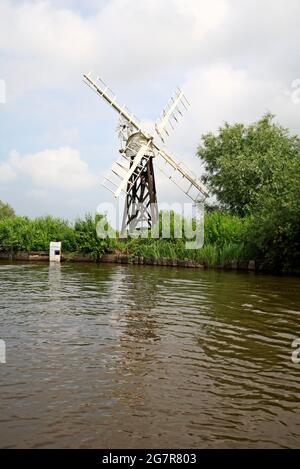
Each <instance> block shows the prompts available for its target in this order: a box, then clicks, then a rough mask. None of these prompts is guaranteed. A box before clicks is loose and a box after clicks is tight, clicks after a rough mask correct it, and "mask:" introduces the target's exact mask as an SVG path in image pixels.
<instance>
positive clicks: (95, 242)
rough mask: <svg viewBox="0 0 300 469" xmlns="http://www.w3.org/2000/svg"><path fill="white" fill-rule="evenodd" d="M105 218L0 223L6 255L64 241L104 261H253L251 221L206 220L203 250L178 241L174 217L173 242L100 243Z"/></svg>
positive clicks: (224, 217) (23, 219) (221, 216)
mask: <svg viewBox="0 0 300 469" xmlns="http://www.w3.org/2000/svg"><path fill="white" fill-rule="evenodd" d="M100 218H101V216H97V217H93V216H92V215H86V217H85V218H84V219H78V220H77V221H76V222H75V223H74V224H71V223H70V222H68V221H66V220H62V219H59V218H53V217H50V216H47V217H40V218H36V219H29V218H27V217H12V218H3V219H2V220H0V251H2V252H8V253H11V254H13V253H17V252H28V253H30V252H34V251H48V249H49V243H50V241H53V240H57V241H62V250H63V251H64V252H68V253H76V254H80V253H84V254H89V255H90V256H91V257H92V258H93V259H94V260H98V259H99V258H100V257H101V256H102V255H103V254H104V253H106V252H114V251H116V252H120V253H124V254H127V255H129V256H139V257H147V258H154V259H160V258H171V259H182V260H184V259H188V260H193V261H195V262H197V263H200V264H205V265H207V266H215V265H218V264H221V265H224V264H226V263H228V262H231V261H241V260H247V259H248V257H247V256H248V253H247V249H246V248H245V245H244V242H243V238H244V233H245V230H246V220H241V219H239V218H238V217H235V216H231V215H226V214H222V213H219V212H215V213H211V214H206V216H205V243H204V246H203V247H202V248H200V249H186V246H185V243H186V239H185V237H183V238H175V237H174V223H173V221H174V220H173V219H172V217H171V227H170V238H168V239H163V238H162V237H160V238H159V239H151V238H147V239H144V238H133V239H130V238H128V239H126V240H124V241H119V240H118V239H99V238H98V236H97V233H96V224H97V222H98V221H99V219H100Z"/></svg>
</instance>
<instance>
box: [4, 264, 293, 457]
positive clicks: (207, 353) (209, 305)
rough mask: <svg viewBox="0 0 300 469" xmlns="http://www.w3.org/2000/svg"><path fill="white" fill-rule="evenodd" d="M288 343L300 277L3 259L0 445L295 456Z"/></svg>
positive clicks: (289, 349)
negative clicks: (286, 452) (261, 451)
mask: <svg viewBox="0 0 300 469" xmlns="http://www.w3.org/2000/svg"><path fill="white" fill-rule="evenodd" d="M297 337H298V338H300V279H299V278H296V277H294V278H293V277H275V276H267V275H255V274H253V273H241V272H218V271H213V270H209V271H202V270H195V269H179V268H178V269H177V268H169V267H151V266H130V265H129V266H125V265H124V266H123V265H115V264H111V265H104V264H102V265H101V264H99V265H96V264H59V265H50V266H49V265H48V264H38V263H36V264H33V263H26V264H24V263H23V264H18V263H12V264H5V263H1V264H0V339H2V340H4V341H5V343H6V364H4V363H2V364H0V446H1V448H4V447H5V448H7V447H8V448H9V447H13V448H19V447H23V448H24V447H25V448H54V447H62V448H73V447H80V448H118V447H123V448H139V447H141V448H144V447H145V448H181V447H183V448H184V447H190V448H241V447H242V448H244V447H245V448H254V447H265V448H279V447H290V448H291V447H299V446H300V364H296V363H293V362H292V359H291V357H292V351H293V348H292V342H293V340H294V339H296V338H297ZM299 356H300V354H299Z"/></svg>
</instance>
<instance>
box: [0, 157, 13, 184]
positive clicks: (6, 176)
mask: <svg viewBox="0 0 300 469" xmlns="http://www.w3.org/2000/svg"><path fill="white" fill-rule="evenodd" d="M14 179H16V173H15V171H14V170H13V169H12V167H11V166H10V165H9V164H8V163H6V162H4V163H0V182H3V183H5V182H11V181H13V180H14Z"/></svg>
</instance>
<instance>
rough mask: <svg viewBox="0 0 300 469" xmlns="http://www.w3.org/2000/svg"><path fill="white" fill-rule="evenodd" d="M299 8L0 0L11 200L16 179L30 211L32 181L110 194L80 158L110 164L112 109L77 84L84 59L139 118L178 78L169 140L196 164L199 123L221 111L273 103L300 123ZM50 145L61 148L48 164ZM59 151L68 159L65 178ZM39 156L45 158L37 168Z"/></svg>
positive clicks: (6, 177) (240, 117)
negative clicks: (185, 105) (178, 98)
mask: <svg viewBox="0 0 300 469" xmlns="http://www.w3.org/2000/svg"><path fill="white" fill-rule="evenodd" d="M299 17H300V2H299V0H289V2H286V0H276V2H274V1H271V0H265V1H264V2H261V0H240V1H239V2H237V1H236V0H189V1H186V0H164V1H161V0H140V1H136V0H109V1H108V0H61V1H58V0H53V1H52V0H51V1H50V0H1V2H0V70H1V73H0V75H1V76H0V79H5V82H6V85H7V103H6V104H5V106H1V109H0V111H1V115H0V120H1V121H2V119H3V125H2V123H1V125H0V132H1V131H2V134H1V135H0V137H1V140H2V141H3V142H4V145H3V148H4V149H3V154H2V155H1V154H0V160H1V157H2V159H4V155H5V160H6V155H7V154H8V152H9V149H10V148H19V149H20V154H16V155H12V156H11V158H9V159H8V160H6V161H5V162H3V163H0V180H1V183H3V182H5V181H11V184H7V185H5V190H7V191H8V189H7V188H9V187H11V194H9V193H8V192H7V194H8V196H10V195H11V197H12V198H13V199H14V202H15V204H16V208H18V205H21V204H22V203H23V199H22V194H21V191H22V190H23V187H22V185H21V184H19V182H20V180H21V178H23V179H22V184H23V183H24V181H25V180H26V181H27V183H26V184H27V185H26V190H28V191H30V190H31V191H32V193H31V195H32V204H30V210H33V209H32V207H34V195H36V199H41V200H42V197H39V194H40V192H37V191H41V190H42V191H45V190H46V189H45V188H44V185H45V187H47V191H52V192H51V194H53V193H54V191H55V190H59V191H63V190H69V191H72V190H74V191H75V190H76V189H75V188H78V189H79V188H80V187H86V188H91V190H90V191H86V193H85V194H86V199H84V201H83V198H82V202H83V203H85V204H86V205H84V208H85V209H89V207H93V204H94V201H95V200H97V201H98V197H101V198H103V199H105V198H106V197H107V199H109V197H110V194H106V193H105V192H104V190H103V192H99V194H100V196H99V195H98V188H97V189H96V187H95V185H94V184H95V177H94V175H93V174H91V173H90V171H89V169H88V167H87V165H89V166H91V167H96V168H97V169H98V168H99V174H100V173H101V172H106V171H107V170H108V168H109V167H110V165H111V164H112V162H113V159H114V158H115V157H116V150H117V140H116V139H115V135H114V134H113V128H114V126H115V121H114V117H115V118H117V116H116V115H115V116H114V113H113V111H112V110H109V109H108V108H107V107H106V106H105V103H101V102H100V101H98V102H97V97H96V96H94V95H93V94H92V93H91V92H90V90H88V89H86V87H85V86H84V85H83V84H82V81H81V76H82V73H84V72H87V71H89V70H90V69H94V70H95V71H96V73H97V74H99V75H100V76H101V78H103V79H104V80H105V81H107V83H108V84H109V85H110V86H111V87H112V89H113V90H114V91H116V92H117V94H118V97H120V98H119V101H120V102H121V103H123V102H125V103H126V104H127V105H128V106H129V108H130V109H132V110H133V111H134V112H135V113H137V114H138V115H139V116H140V117H141V118H142V119H144V120H143V122H145V123H146V124H147V126H148V124H152V120H153V119H155V118H156V117H158V115H159V112H160V111H161V109H162V108H163V106H164V104H165V103H166V101H167V99H168V98H169V96H170V95H171V94H172V92H173V91H174V89H175V87H176V86H177V85H180V86H182V85H184V86H183V88H184V91H185V93H186V95H187V97H188V99H189V100H190V101H191V104H192V106H191V108H190V110H189V112H188V113H186V115H185V116H184V118H183V120H182V122H180V124H179V125H178V126H177V127H176V129H175V131H174V132H173V133H172V134H171V135H170V139H169V140H168V142H167V147H168V148H169V149H170V153H171V155H173V156H174V158H175V159H177V160H178V161H184V162H185V163H187V164H188V166H190V167H191V168H192V169H193V170H194V172H195V173H197V175H199V174H201V171H202V168H201V165H200V162H199V160H198V158H197V157H196V156H195V152H196V148H197V145H198V144H199V142H200V138H201V134H202V133H203V132H207V131H215V130H216V129H217V128H218V127H219V126H221V125H222V124H223V122H224V121H225V120H227V121H229V122H237V121H242V122H245V123H248V122H251V121H254V120H256V119H258V118H260V117H261V115H262V114H263V113H265V112H266V111H271V112H273V113H275V114H276V116H277V119H278V121H279V122H280V123H281V124H283V125H285V126H287V127H289V128H290V129H291V130H292V131H293V132H300V119H299V112H300V104H297V103H296V102H295V100H294V102H293V100H292V93H295V92H296V90H295V88H292V86H291V85H292V82H293V81H294V80H296V79H297V78H300V69H299V60H298V57H299V44H300V28H299ZM150 127H151V125H150ZM62 129H68V130H67V131H62ZM2 135H3V136H4V138H3V137H2ZM72 147H76V148H77V149H78V150H72ZM36 148H58V149H56V150H45V151H42V152H39V153H36ZM62 149H63V150H62ZM73 151H75V155H76V156H74V155H73V156H72V157H71V158H70V152H71V154H72V152H73ZM48 152H50V154H52V156H53V154H57V152H60V153H58V154H59V155H60V156H59V157H58V158H57V160H55V163H53V160H52V159H51V157H50V154H49V153H48ZM76 152H77V153H76ZM65 154H67V155H68V154H69V160H68V159H66V160H65V158H66V156H63V155H65ZM21 155H22V156H21ZM80 155H84V161H85V162H86V163H84V162H83V158H82V159H81V157H80ZM99 155H105V158H99ZM42 161H43V162H42ZM64 161H65V162H66V164H67V162H68V161H69V162H70V161H72V163H68V164H67V167H68V170H67V171H68V173H69V175H70V177H69V178H68V177H66V171H65V169H64V168H63V167H61V166H60V163H63V162H64ZM37 162H38V163H37ZM46 162H47V167H48V168H49V169H43V167H44V164H46ZM81 164H83V166H84V165H86V166H84V167H83V168H82V167H81V166H80V165H81ZM76 167H79V170H78V171H77V170H76ZM57 168H59V169H57ZM74 168H75V169H74ZM73 171H75V174H73ZM72 175H73V176H72ZM99 179H100V178H99ZM14 180H15V181H16V182H15V183H14V182H13V181H14ZM41 181H43V183H42V182H41ZM72 181H73V182H72ZM157 183H158V184H157V185H158V191H159V194H162V196H161V197H162V198H164V197H165V198H167V197H170V198H172V199H173V198H174V199H175V198H176V197H177V196H178V197H179V195H178V194H179V192H178V191H177V189H176V187H175V188H173V186H172V185H170V187H169V186H168V182H165V178H164V176H163V177H162V178H160V176H159V173H157ZM29 186H30V187H29ZM2 187H4V186H3V184H1V188H2ZM72 187H73V188H74V189H72ZM47 193H48V192H47ZM43 194H44V192H43ZM75 195H76V194H74V196H75ZM5 196H6V194H5ZM72 196H73V195H72ZM43 200H44V201H45V203H44V202H43V203H42V202H40V205H39V206H38V205H36V211H35V213H39V211H40V210H41V209H42V208H41V207H44V206H45V205H46V200H47V197H46V196H45V194H44V196H43ZM51 200H53V198H52V195H51ZM60 200H61V202H60V203H61V206H63V204H64V207H65V213H66V214H69V213H70V212H69V207H67V203H66V201H63V200H62V198H60ZM25 208H26V207H25ZM22 209H23V207H22ZM62 210H63V209H62Z"/></svg>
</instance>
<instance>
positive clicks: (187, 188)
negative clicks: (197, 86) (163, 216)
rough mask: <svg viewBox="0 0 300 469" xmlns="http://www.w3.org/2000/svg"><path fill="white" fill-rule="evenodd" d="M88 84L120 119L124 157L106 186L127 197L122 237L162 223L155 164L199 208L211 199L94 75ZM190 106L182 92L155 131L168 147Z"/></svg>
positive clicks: (178, 92)
mask: <svg viewBox="0 0 300 469" xmlns="http://www.w3.org/2000/svg"><path fill="white" fill-rule="evenodd" d="M83 77H84V81H85V83H86V84H87V85H88V86H89V87H90V88H92V90H93V91H95V93H97V94H98V96H100V97H101V98H102V99H104V100H105V101H106V102H107V103H108V104H109V105H110V106H111V107H112V108H113V109H114V110H115V111H117V113H118V115H119V120H120V122H119V128H118V130H119V137H120V141H121V148H120V150H119V152H120V157H119V159H118V160H117V161H115V162H114V163H113V165H112V167H111V169H110V172H109V174H108V175H107V176H106V177H105V178H104V182H103V183H102V185H103V186H104V187H105V188H106V189H108V190H109V191H110V192H112V193H113V194H114V196H115V197H116V198H118V197H119V196H120V195H121V193H124V194H125V208H124V215H123V222H122V230H121V232H122V233H125V232H126V231H127V230H128V231H129V232H131V231H132V230H143V229H148V228H151V226H152V225H154V224H155V223H156V222H157V221H158V205H157V194H156V184H155V176H154V164H153V160H154V159H155V163H156V164H157V165H158V167H159V168H160V169H161V171H162V172H163V173H165V174H166V176H167V177H168V179H170V180H171V181H172V182H174V183H175V184H176V185H177V186H178V187H179V188H180V189H181V190H182V191H183V192H185V194H186V195H187V196H189V197H190V198H191V199H192V200H193V202H194V203H195V204H197V203H199V202H201V201H202V200H203V199H205V198H206V197H208V195H209V194H208V191H207V189H206V188H205V187H204V185H203V184H202V182H201V181H200V180H199V179H198V178H197V177H195V176H194V175H193V174H192V173H191V171H190V170H189V169H187V168H186V167H185V166H184V165H183V164H182V163H177V162H176V161H175V160H174V159H173V158H172V157H171V156H170V155H168V154H167V153H166V152H165V151H164V150H162V149H161V148H160V147H159V145H158V143H156V141H154V137H153V136H151V135H149V134H148V133H147V132H145V131H144V130H143V129H142V127H141V125H140V122H139V121H138V119H137V118H136V117H135V116H134V115H133V114H132V113H131V112H130V111H129V110H128V109H127V108H126V107H125V106H120V105H119V104H118V102H117V100H116V95H115V94H114V93H113V92H112V91H111V90H110V89H109V88H108V86H107V85H106V84H105V83H104V82H103V81H102V80H101V79H100V78H99V77H97V76H95V75H94V74H93V73H91V72H90V73H88V74H84V75H83ZM188 105H189V103H188V101H187V99H186V98H185V96H184V94H183V92H182V91H181V90H180V89H178V90H177V91H176V93H175V95H174V96H172V97H171V99H170V100H169V102H168V103H167V106H166V107H165V109H164V110H163V112H162V114H161V117H160V119H159V121H158V122H156V124H155V131H156V134H157V135H158V137H159V138H160V140H161V141H162V142H163V143H164V142H165V138H166V137H168V135H169V132H170V130H172V129H174V123H176V122H178V118H179V117H180V116H182V113H183V111H184V110H186V109H187V107H188Z"/></svg>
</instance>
